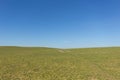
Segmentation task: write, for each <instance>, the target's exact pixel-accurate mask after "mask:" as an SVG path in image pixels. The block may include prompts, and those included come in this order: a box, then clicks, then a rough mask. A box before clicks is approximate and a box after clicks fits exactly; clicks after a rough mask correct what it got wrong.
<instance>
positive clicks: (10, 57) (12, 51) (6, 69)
mask: <svg viewBox="0 0 120 80" xmlns="http://www.w3.org/2000/svg"><path fill="white" fill-rule="evenodd" d="M0 80H120V48H119V47H116V48H115V47H114V48H86V49H84V48H81V49H57V48H42V47H41V48H37V47H33V48H32V47H31V48H30V47H29V48H28V47H0Z"/></svg>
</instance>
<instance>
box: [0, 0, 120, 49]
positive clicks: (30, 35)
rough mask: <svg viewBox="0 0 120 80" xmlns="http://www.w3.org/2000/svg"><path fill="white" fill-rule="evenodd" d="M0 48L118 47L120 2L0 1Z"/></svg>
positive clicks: (119, 40)
mask: <svg viewBox="0 0 120 80" xmlns="http://www.w3.org/2000/svg"><path fill="white" fill-rule="evenodd" d="M0 46H42V47H59V48H75V47H104V46H120V0H0Z"/></svg>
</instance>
